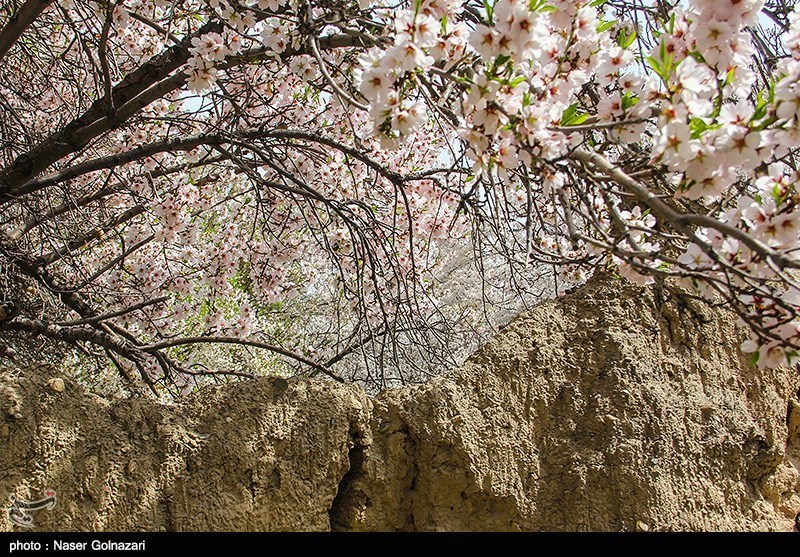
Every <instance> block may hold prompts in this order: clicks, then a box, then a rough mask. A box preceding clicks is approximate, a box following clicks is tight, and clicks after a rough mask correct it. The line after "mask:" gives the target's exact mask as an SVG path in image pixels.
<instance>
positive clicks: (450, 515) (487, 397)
mask: <svg viewBox="0 0 800 557" xmlns="http://www.w3.org/2000/svg"><path fill="white" fill-rule="evenodd" d="M698 312H699V313H698ZM699 321H705V323H703V324H700V323H699ZM739 342H740V338H739V336H738V335H737V333H736V330H735V328H734V320H733V318H732V317H731V316H729V315H726V314H725V313H724V312H715V313H711V312H709V311H708V310H703V309H702V308H690V307H688V306H687V304H686V303H685V302H684V301H681V300H678V299H672V300H670V301H665V300H664V297H663V296H662V295H661V294H659V291H658V290H655V289H643V288H639V287H636V286H632V285H630V284H627V283H624V282H621V281H618V280H613V279H608V278H599V279H595V280H593V281H592V282H591V283H589V284H588V285H586V286H585V287H583V288H581V289H580V290H578V291H576V292H575V293H573V294H570V295H567V296H565V297H562V298H561V299H559V300H557V301H551V302H547V303H544V304H542V305H540V306H538V307H537V308H535V309H533V310H531V311H530V312H527V313H526V314H524V315H522V316H520V317H518V318H517V319H516V320H514V321H513V322H512V323H511V324H510V325H509V326H508V327H506V328H505V329H504V330H503V331H501V332H500V334H498V335H497V337H496V338H495V339H494V340H493V341H491V342H490V343H488V344H487V345H486V346H484V347H483V348H482V349H481V350H479V351H478V352H477V353H476V354H474V355H473V356H472V357H471V358H470V359H469V360H468V361H467V362H466V363H465V364H464V366H462V367H461V368H459V369H458V370H455V371H453V372H451V373H448V374H446V375H444V376H442V377H440V378H437V379H435V380H432V381H430V382H429V383H426V384H425V385H422V386H418V387H408V388H402V389H396V390H391V391H386V392H384V393H381V394H380V395H378V396H377V397H368V396H367V395H366V394H364V392H363V391H362V390H360V389H359V388H357V387H354V386H346V385H338V384H334V383H331V382H327V381H312V380H304V379H292V380H289V381H288V383H287V382H286V381H283V380H280V379H263V380H258V381H246V382H238V383H231V384H227V385H222V386H218V387H213V388H207V389H204V390H203V391H201V392H199V393H197V394H196V395H193V396H191V397H189V398H187V399H186V400H184V401H182V402H181V403H180V404H176V405H173V406H164V405H159V404H157V403H155V402H152V401H149V400H143V399H138V400H105V399H101V398H99V397H95V396H93V395H91V394H89V393H87V392H86V391H85V390H84V389H83V388H82V387H81V386H80V385H79V384H77V383H76V382H74V381H72V380H71V379H69V378H66V377H58V378H57V377H54V375H53V373H54V372H53V371H52V369H51V368H48V367H47V366H37V367H33V368H27V369H24V370H21V369H5V370H2V371H0V411H1V412H2V418H0V502H4V501H8V500H9V497H10V496H11V495H14V496H16V497H19V498H21V499H26V500H31V499H36V498H38V497H41V496H42V493H43V492H44V491H45V489H47V488H51V489H54V490H55V491H56V494H57V495H56V496H57V501H56V504H55V507H54V508H52V509H51V510H47V509H42V510H38V511H32V512H31V513H30V514H31V516H33V518H34V527H33V529H34V530H328V529H334V530H570V531H574V530H614V531H619V530H622V531H625V530H791V529H792V526H793V521H794V517H795V515H796V514H797V513H798V511H800V393H798V388H800V373H798V371H797V370H788V369H779V370H765V371H759V370H757V369H755V368H752V367H750V366H749V365H747V362H746V360H745V359H744V358H742V356H741V355H740V354H739V352H738V348H737V346H738V343H739ZM0 504H2V503H0ZM7 508H8V505H6V507H5V509H4V510H3V512H2V513H0V529H3V530H12V529H15V528H18V527H17V526H13V525H12V524H11V522H10V521H9V517H8V514H7V512H6V510H7Z"/></svg>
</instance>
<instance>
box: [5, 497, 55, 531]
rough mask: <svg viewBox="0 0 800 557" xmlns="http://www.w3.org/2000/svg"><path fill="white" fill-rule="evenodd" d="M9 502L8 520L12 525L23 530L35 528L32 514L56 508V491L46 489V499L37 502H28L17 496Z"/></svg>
mask: <svg viewBox="0 0 800 557" xmlns="http://www.w3.org/2000/svg"><path fill="white" fill-rule="evenodd" d="M9 500H10V501H11V506H10V507H9V508H8V519H9V520H10V521H11V523H12V524H14V525H16V526H19V527H21V528H33V525H34V523H33V516H31V514H30V513H31V512H33V511H40V510H42V509H46V510H48V511H50V510H53V508H54V507H55V506H56V491H55V490H54V489H46V490H45V491H44V497H42V498H41V499H37V500H35V501H26V500H24V499H20V498H19V497H17V496H16V495H12V496H11V497H9Z"/></svg>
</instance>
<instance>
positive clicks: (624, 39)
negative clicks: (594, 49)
mask: <svg viewBox="0 0 800 557" xmlns="http://www.w3.org/2000/svg"><path fill="white" fill-rule="evenodd" d="M635 40H636V31H635V30H634V31H631V32H630V34H629V33H628V30H627V29H622V30H620V32H619V35H617V44H618V45H619V46H621V47H622V48H628V47H629V46H631V45H632V44H633V41H635Z"/></svg>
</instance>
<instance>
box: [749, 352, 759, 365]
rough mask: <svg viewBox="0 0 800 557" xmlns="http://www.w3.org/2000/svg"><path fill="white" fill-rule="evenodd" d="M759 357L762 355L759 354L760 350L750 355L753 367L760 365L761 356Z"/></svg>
mask: <svg viewBox="0 0 800 557" xmlns="http://www.w3.org/2000/svg"><path fill="white" fill-rule="evenodd" d="M759 355H760V354H759V351H758V350H756V351H755V352H753V353H752V354H750V365H751V366H754V365H756V364H757V363H758V356H759Z"/></svg>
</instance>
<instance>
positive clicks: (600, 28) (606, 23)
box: [597, 19, 617, 33]
mask: <svg viewBox="0 0 800 557" xmlns="http://www.w3.org/2000/svg"><path fill="white" fill-rule="evenodd" d="M616 24H617V20H616V19H610V20H602V21H600V23H599V24H598V25H597V32H598V33H602V32H604V31H608V30H609V29H611V28H612V27H614V26H615V25H616Z"/></svg>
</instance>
